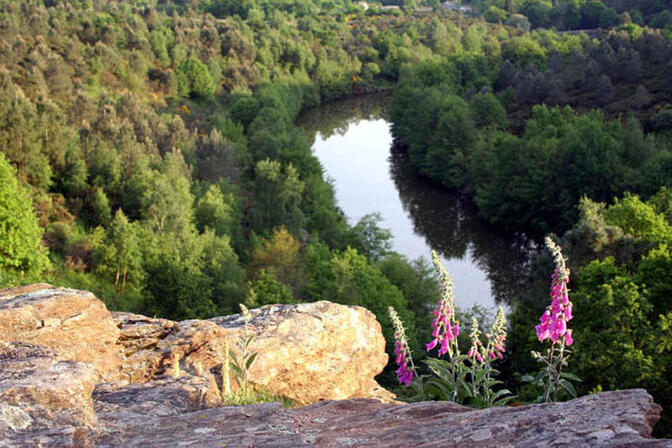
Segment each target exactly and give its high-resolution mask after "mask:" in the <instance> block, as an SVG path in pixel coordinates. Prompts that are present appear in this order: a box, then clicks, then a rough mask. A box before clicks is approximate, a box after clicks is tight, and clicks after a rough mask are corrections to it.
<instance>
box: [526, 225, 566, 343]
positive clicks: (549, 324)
mask: <svg viewBox="0 0 672 448" xmlns="http://www.w3.org/2000/svg"><path fill="white" fill-rule="evenodd" d="M546 246H547V247H548V248H549V249H550V251H551V252H552V253H553V257H554V260H555V271H554V272H553V276H552V280H551V305H550V307H549V308H548V309H547V310H546V311H544V314H542V315H541V318H540V319H539V322H540V323H539V325H537V326H536V327H535V330H536V332H537V338H538V339H539V341H541V342H543V341H545V340H546V339H549V340H550V341H551V343H553V344H555V343H556V342H564V344H565V345H572V344H573V343H574V340H573V339H572V335H571V330H569V329H568V327H567V322H569V321H570V320H572V318H573V315H572V303H571V302H570V301H569V290H568V289H567V283H568V282H569V269H568V268H567V267H566V266H565V259H564V257H563V256H562V252H561V250H560V247H559V246H558V245H557V244H555V242H553V240H552V239H551V238H548V237H547V238H546Z"/></svg>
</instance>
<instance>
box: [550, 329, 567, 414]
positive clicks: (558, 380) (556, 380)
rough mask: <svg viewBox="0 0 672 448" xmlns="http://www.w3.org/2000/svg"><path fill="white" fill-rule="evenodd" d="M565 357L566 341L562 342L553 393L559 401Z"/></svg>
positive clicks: (554, 397)
mask: <svg viewBox="0 0 672 448" xmlns="http://www.w3.org/2000/svg"><path fill="white" fill-rule="evenodd" d="M564 357H565V342H564V340H563V341H562V342H561V343H560V359H559V360H558V368H557V369H556V370H555V391H554V393H553V401H558V389H560V374H561V373H562V363H563V361H564Z"/></svg>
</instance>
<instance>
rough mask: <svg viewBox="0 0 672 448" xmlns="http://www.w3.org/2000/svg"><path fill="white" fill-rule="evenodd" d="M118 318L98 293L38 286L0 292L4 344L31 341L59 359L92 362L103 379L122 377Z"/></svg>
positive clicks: (0, 320) (1, 337) (0, 315)
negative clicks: (116, 319)
mask: <svg viewBox="0 0 672 448" xmlns="http://www.w3.org/2000/svg"><path fill="white" fill-rule="evenodd" d="M118 340H119V329H118V328H117V325H116V323H115V322H114V319H112V316H111V315H110V313H109V311H108V310H107V308H106V307H105V304H104V303H103V302H101V301H100V300H98V299H97V298H96V297H95V296H94V295H93V294H91V293H90V292H87V291H77V290H74V289H66V288H54V287H52V286H51V285H46V284H38V285H31V286H24V287H19V288H12V289H5V290H0V341H5V342H13V341H19V342H30V343H33V344H39V345H42V346H44V347H48V348H50V349H52V350H53V351H54V352H55V353H56V356H57V357H58V359H61V360H70V361H81V362H85V363H89V364H92V365H93V366H94V367H95V368H96V370H97V372H98V374H99V375H100V377H101V380H103V381H113V380H116V379H118V378H120V375H121V363H122V359H123V354H122V347H121V346H120V345H119V344H117V341H118Z"/></svg>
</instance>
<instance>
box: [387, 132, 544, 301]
mask: <svg viewBox="0 0 672 448" xmlns="http://www.w3.org/2000/svg"><path fill="white" fill-rule="evenodd" d="M389 161H390V175H391V177H392V179H393V181H394V183H395V185H396V187H397V191H398V192H399V198H400V199H401V203H402V206H403V207H404V210H406V212H407V213H408V214H409V215H410V217H411V219H412V221H413V227H414V230H415V232H416V233H417V234H418V235H422V236H423V237H424V238H425V241H426V242H427V245H429V246H430V247H432V248H434V249H435V250H436V251H437V252H439V253H440V254H441V255H442V256H443V257H444V258H446V259H453V258H459V259H462V258H464V257H465V256H470V258H471V260H472V262H473V263H474V264H475V265H477V266H478V267H479V268H480V269H481V270H482V271H484V272H485V273H486V274H487V277H488V279H489V281H490V284H491V288H492V293H493V295H494V298H495V301H496V302H498V303H504V304H510V303H513V302H514V301H515V300H516V298H517V296H518V294H520V292H521V291H522V290H523V287H525V282H526V278H527V271H528V266H529V259H530V255H531V253H532V252H533V251H534V250H535V249H536V244H535V243H534V241H533V240H531V239H530V238H528V237H527V236H525V235H524V234H514V233H511V232H505V231H503V230H501V229H497V228H495V227H493V226H490V225H488V224H487V223H486V222H484V221H483V220H482V219H480V218H479V217H478V214H477V210H476V206H475V205H474V204H473V202H471V201H470V200H469V199H468V198H466V197H465V195H463V194H461V193H460V192H457V191H449V190H447V189H446V188H445V187H443V186H441V185H438V184H436V183H433V182H431V181H429V180H428V179H427V178H425V177H423V176H421V175H419V174H418V173H417V172H415V171H414V170H413V169H412V167H411V166H410V163H409V161H408V155H407V153H406V150H405V148H403V146H402V145H400V144H398V143H395V144H393V145H392V148H391V149H390V158H389Z"/></svg>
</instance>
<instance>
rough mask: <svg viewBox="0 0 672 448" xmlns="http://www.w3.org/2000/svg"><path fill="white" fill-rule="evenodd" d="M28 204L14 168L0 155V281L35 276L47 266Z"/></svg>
mask: <svg viewBox="0 0 672 448" xmlns="http://www.w3.org/2000/svg"><path fill="white" fill-rule="evenodd" d="M31 204H32V201H31V199H30V196H29V195H28V192H27V191H26V189H25V188H24V187H22V186H21V185H19V182H18V180H17V178H16V171H15V170H14V168H12V166H11V165H10V164H9V162H8V161H7V159H5V157H4V156H3V155H2V154H0V275H1V276H2V277H1V278H0V282H1V283H0V284H3V285H8V284H10V283H11V282H12V281H13V280H19V281H24V279H25V280H30V279H35V278H37V276H39V275H40V274H42V272H44V270H45V269H48V268H49V266H50V264H49V259H48V258H47V251H46V250H45V248H44V247H43V246H42V244H41V242H40V241H41V239H42V232H43V230H42V229H41V228H40V227H39V225H38V222H37V218H36V217H35V212H34V211H33V208H32V205H31Z"/></svg>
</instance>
